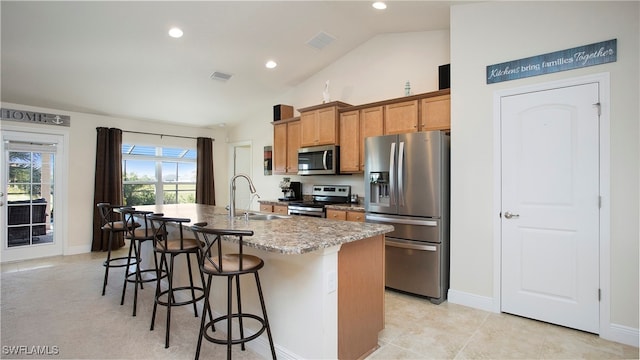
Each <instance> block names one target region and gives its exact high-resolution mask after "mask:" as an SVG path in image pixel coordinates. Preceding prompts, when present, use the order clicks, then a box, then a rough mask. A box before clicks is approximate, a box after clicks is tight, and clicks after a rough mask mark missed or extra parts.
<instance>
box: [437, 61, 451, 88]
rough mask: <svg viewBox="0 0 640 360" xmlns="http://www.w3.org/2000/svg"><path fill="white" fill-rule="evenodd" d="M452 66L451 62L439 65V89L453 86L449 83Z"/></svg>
mask: <svg viewBox="0 0 640 360" xmlns="http://www.w3.org/2000/svg"><path fill="white" fill-rule="evenodd" d="M450 66H451V64H446V65H440V66H438V86H439V88H438V89H439V90H443V89H448V88H450V87H451V85H449V81H450V79H451V74H450Z"/></svg>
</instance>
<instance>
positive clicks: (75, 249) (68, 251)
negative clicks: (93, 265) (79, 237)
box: [64, 245, 91, 256]
mask: <svg viewBox="0 0 640 360" xmlns="http://www.w3.org/2000/svg"><path fill="white" fill-rule="evenodd" d="M90 252H91V245H77V246H67V247H66V248H65V249H64V255H65V256H66V255H78V254H86V253H90Z"/></svg>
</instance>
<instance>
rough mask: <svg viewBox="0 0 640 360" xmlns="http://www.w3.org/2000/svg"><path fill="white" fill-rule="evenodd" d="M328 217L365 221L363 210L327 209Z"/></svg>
mask: <svg viewBox="0 0 640 360" xmlns="http://www.w3.org/2000/svg"><path fill="white" fill-rule="evenodd" d="M327 219H331V220H346V221H362V222H364V213H363V212H361V211H348V210H336V209H327Z"/></svg>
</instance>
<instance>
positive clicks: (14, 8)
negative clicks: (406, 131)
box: [0, 0, 451, 126]
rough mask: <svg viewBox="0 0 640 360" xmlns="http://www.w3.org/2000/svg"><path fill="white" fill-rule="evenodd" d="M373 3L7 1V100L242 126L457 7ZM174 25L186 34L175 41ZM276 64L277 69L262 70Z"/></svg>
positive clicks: (437, 22)
mask: <svg viewBox="0 0 640 360" xmlns="http://www.w3.org/2000/svg"><path fill="white" fill-rule="evenodd" d="M371 4H372V2H370V1H194V2H190V1H138V2H133V1H105V2H102V1H66V2H60V1H42V2H37V1H4V0H3V1H2V2H1V3H0V12H1V20H2V22H1V33H2V39H1V40H2V43H1V50H2V52H1V62H2V63H1V66H2V79H1V82H2V84H1V85H2V92H1V93H0V95H1V100H2V101H4V102H10V103H17V104H23V105H31V106H39V107H47V108H53V109H59V110H64V111H77V112H86V113H92V114H100V115H108V116H115V117H125V118H132V119H147V120H154V121H164V122H171V123H185V124H191V125H196V126H212V125H216V124H223V123H226V124H233V123H234V122H236V121H240V120H243V119H246V117H247V116H249V115H250V114H253V113H255V111H256V107H264V106H265V105H266V106H269V104H273V103H274V102H273V101H272V100H271V99H274V98H276V97H277V96H278V95H280V94H283V93H286V92H287V91H289V90H291V89H292V88H294V87H295V86H296V85H298V84H300V83H301V82H303V81H304V80H305V79H307V78H309V77H310V76H311V75H313V74H315V73H316V72H318V71H320V70H321V69H323V68H325V67H326V66H328V65H329V64H331V63H332V62H334V61H336V60H337V59H339V58H340V57H342V56H344V55H345V54H346V53H348V52H349V51H351V50H352V49H354V48H355V47H357V46H359V45H361V44H362V43H364V42H366V41H367V40H369V39H371V38H372V37H374V36H376V35H379V34H384V33H397V32H412V31H429V30H440V29H448V28H449V6H450V4H451V2H450V1H446V2H441V1H390V2H388V8H387V9H386V10H383V11H380V10H376V9H374V8H372V6H371ZM173 26H177V27H180V28H181V29H182V30H183V32H184V36H182V37H181V38H179V39H174V38H172V37H170V36H168V34H167V32H168V30H169V29H170V28H171V27H173ZM319 34H321V35H329V36H330V37H331V38H333V40H332V41H331V42H330V43H329V44H328V45H326V46H325V47H324V48H322V49H318V48H317V47H314V46H311V45H309V44H308V42H309V41H310V40H312V39H314V38H315V37H316V36H317V35H319ZM269 59H273V60H275V61H276V62H277V63H278V66H277V67H276V68H275V69H267V68H265V62H266V61H267V60H269ZM214 72H219V73H222V74H226V75H231V78H230V79H229V80H227V81H220V80H217V79H212V78H211V75H212V74H213V73H214Z"/></svg>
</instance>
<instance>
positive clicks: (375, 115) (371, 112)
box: [358, 106, 385, 171]
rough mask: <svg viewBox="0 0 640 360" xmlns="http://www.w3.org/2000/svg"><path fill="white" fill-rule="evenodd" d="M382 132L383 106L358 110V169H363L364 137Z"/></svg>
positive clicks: (382, 133)
mask: <svg viewBox="0 0 640 360" xmlns="http://www.w3.org/2000/svg"><path fill="white" fill-rule="evenodd" d="M384 134H385V131H384V106H373V107H369V108H366V109H362V110H360V139H359V141H358V142H359V145H360V171H364V139H366V138H368V137H371V136H380V135H384Z"/></svg>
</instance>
